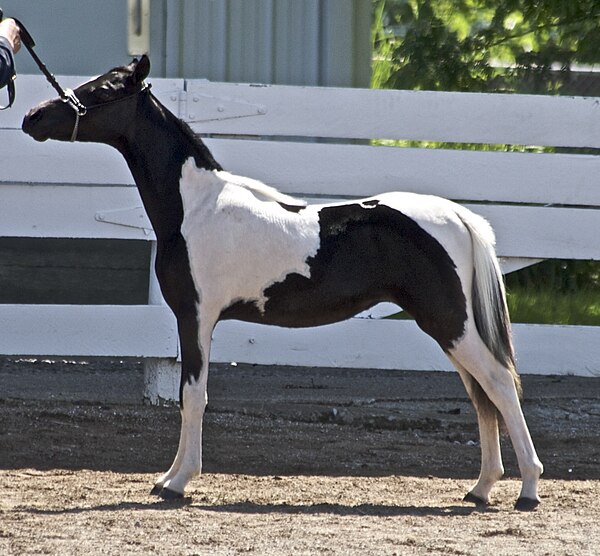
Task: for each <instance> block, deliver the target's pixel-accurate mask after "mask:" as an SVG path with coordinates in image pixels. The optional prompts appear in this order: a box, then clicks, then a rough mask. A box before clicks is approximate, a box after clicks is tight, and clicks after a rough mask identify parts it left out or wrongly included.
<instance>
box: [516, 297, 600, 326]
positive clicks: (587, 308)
mask: <svg viewBox="0 0 600 556" xmlns="http://www.w3.org/2000/svg"><path fill="white" fill-rule="evenodd" d="M507 300H508V308H509V312H510V317H511V320H512V321H513V322H522V323H540V324H580V325H588V326H600V295H598V292H597V291H596V290H595V289H592V288H584V289H580V290H577V291H572V292H556V291H553V290H539V289H538V290H535V289H534V290H531V289H526V288H512V289H511V290H509V291H508V293H507Z"/></svg>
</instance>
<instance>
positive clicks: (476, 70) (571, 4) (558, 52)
mask: <svg viewBox="0 0 600 556" xmlns="http://www.w3.org/2000/svg"><path fill="white" fill-rule="evenodd" d="M373 2H374V6H375V10H374V14H375V18H376V21H375V25H374V36H373V39H374V48H375V64H374V66H375V67H374V74H373V75H374V86H377V87H384V88H399V89H428V90H449V91H518V92H529V93H549V92H559V91H560V89H561V87H562V86H563V85H564V84H565V83H566V82H568V79H569V75H570V71H571V68H572V66H573V65H574V64H594V63H598V62H600V25H599V21H600V20H599V18H600V1H599V0H430V1H428V0H373ZM382 68H385V69H382Z"/></svg>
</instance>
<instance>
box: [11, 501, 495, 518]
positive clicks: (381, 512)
mask: <svg viewBox="0 0 600 556" xmlns="http://www.w3.org/2000/svg"><path fill="white" fill-rule="evenodd" d="M178 508H187V509H188V511H189V510H192V511H202V512H216V513H232V514H236V513H237V514H287V515H322V514H330V515H336V516H344V517H348V516H366V517H403V516H404V517H408V516H412V517H425V516H433V517H452V516H461V515H463V516H467V515H471V514H473V513H481V512H486V513H490V512H493V513H496V512H498V511H499V510H498V509H497V508H495V507H490V506H466V505H465V506H460V505H452V506H427V505H424V506H417V505H410V506H392V505H378V504H358V505H356V506H348V505H344V504H331V503H322V504H286V503H280V504H268V503H267V504H259V503H256V502H251V501H246V502H238V503H229V504H210V505H209V504H195V503H194V502H193V500H192V498H191V497H186V498H182V499H179V500H168V501H167V500H157V501H154V502H149V503H145V502H119V503H117V504H100V505H97V506H90V507H71V508H61V509H39V508H28V507H27V506H20V507H18V508H17V509H16V511H18V512H23V513H30V514H37V515H69V514H84V513H94V512H100V513H101V512H119V511H127V510H136V511H144V510H153V511H169V510H174V509H178Z"/></svg>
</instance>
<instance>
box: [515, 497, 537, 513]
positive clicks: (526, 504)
mask: <svg viewBox="0 0 600 556" xmlns="http://www.w3.org/2000/svg"><path fill="white" fill-rule="evenodd" d="M539 505H540V501H539V500H536V499H535V498H519V499H518V500H517V502H516V504H515V510H519V511H520V512H531V511H533V510H535V509H536V508H537V507H538V506H539Z"/></svg>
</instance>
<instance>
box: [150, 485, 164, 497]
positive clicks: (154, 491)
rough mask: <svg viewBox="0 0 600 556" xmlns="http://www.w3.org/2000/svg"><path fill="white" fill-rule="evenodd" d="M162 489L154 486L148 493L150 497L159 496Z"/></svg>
mask: <svg viewBox="0 0 600 556" xmlns="http://www.w3.org/2000/svg"><path fill="white" fill-rule="evenodd" d="M162 489H163V487H162V486H160V485H154V486H153V487H152V490H151V491H150V496H160V492H161V491H162Z"/></svg>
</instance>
